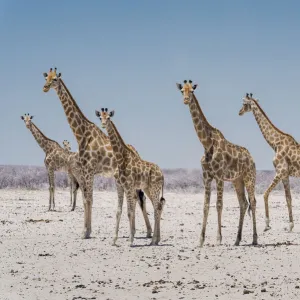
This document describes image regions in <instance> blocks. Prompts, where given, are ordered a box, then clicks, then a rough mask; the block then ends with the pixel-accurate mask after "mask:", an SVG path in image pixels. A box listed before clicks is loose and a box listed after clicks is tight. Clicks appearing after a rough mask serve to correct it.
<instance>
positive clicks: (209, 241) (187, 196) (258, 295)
mask: <svg viewBox="0 0 300 300" xmlns="http://www.w3.org/2000/svg"><path fill="white" fill-rule="evenodd" d="M69 198H70V197H69V191H68V190H63V189H58V190H57V191H56V211H53V212H48V211H47V209H48V191H47V190H25V189H3V190H1V191H0V208H1V209H0V228H1V231H0V253H1V256H0V299H1V300H11V299H14V300H18V299H30V300H34V299H55V300H56V299H57V300H58V299H64V300H65V299H70V300H71V299H74V300H75V299H107V300H108V299H110V300H119V299H122V300H125V299H126V300H127V299H128V300H134V299H143V300H144V299H153V300H154V299H172V300H175V299H188V300H191V299H231V300H233V299H237V300H238V299H300V259H299V258H300V222H299V221H300V209H299V208H300V199H299V198H300V197H299V196H298V195H297V194H295V195H293V213H294V220H295V228H294V230H293V232H291V233H290V232H288V231H287V227H288V212H287V207H286V202H285V197H284V192H282V191H275V192H274V193H272V194H271V196H270V202H269V203H270V218H271V227H272V228H271V230H270V231H267V232H264V225H265V222H264V202H263V196H262V195H258V196H257V228H258V242H259V245H258V246H255V247H254V246H251V242H252V220H251V219H250V218H249V216H248V215H246V216H245V223H244V230H243V239H242V242H241V245H240V246H239V247H236V246H233V244H234V242H235V238H236V233H237V226H238V217H239V207H238V201H237V198H236V196H235V194H234V193H228V192H227V193H225V194H224V208H223V222H222V230H223V232H222V233H223V243H222V245H221V246H217V245H216V235H217V213H216V207H215V204H216V195H215V193H213V194H212V199H211V204H210V205H211V206H210V212H209V219H208V225H207V234H206V241H205V244H204V247H203V248H199V234H200V229H201V222H202V207H203V194H202V193H182V192H181V193H170V192H167V193H165V198H166V205H165V208H164V211H163V215H162V221H161V238H162V239H161V242H160V245H159V246H151V247H150V246H148V245H149V243H150V239H147V238H145V237H146V228H145V224H144V221H143V218H142V214H141V211H140V210H139V208H138V207H137V211H136V215H137V217H136V228H137V232H136V238H135V241H134V247H129V242H128V241H127V238H128V233H129V224H128V218H127V212H126V211H127V208H126V201H124V206H123V214H122V218H121V224H120V232H119V240H118V245H119V246H118V247H114V246H112V245H111V244H112V238H113V236H114V229H115V213H116V207H117V200H116V193H115V192H100V191H95V192H94V204H93V214H92V226H93V227H92V230H93V231H92V235H91V236H92V238H91V239H87V240H83V239H81V232H82V228H83V207H82V198H81V192H79V195H78V205H77V208H76V210H75V211H74V212H70V209H71V208H70V206H69V205H70V200H69ZM147 210H148V213H149V218H150V221H151V224H152V226H153V208H152V204H151V202H150V201H149V199H147Z"/></svg>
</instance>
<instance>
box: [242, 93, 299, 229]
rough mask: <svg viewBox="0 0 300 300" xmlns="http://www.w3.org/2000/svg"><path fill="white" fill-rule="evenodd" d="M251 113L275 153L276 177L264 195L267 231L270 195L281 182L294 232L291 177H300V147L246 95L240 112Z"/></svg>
mask: <svg viewBox="0 0 300 300" xmlns="http://www.w3.org/2000/svg"><path fill="white" fill-rule="evenodd" d="M250 111H252V112H253V114H254V117H255V119H256V122H257V124H258V126H259V128H260V130H261V132H262V134H263V136H264V138H265V140H266V141H267V143H268V144H269V145H270V146H271V147H272V149H273V150H274V151H275V156H274V158H273V165H274V167H275V170H276V175H275V177H274V179H273V181H272V183H271V184H270V186H269V187H268V188H267V190H266V191H265V193H264V201H265V214H266V220H265V221H266V228H265V231H267V230H269V229H271V227H270V216H269V203H268V202H269V195H270V193H271V191H272V190H273V189H274V188H275V186H276V185H277V184H278V182H279V181H282V183H283V186H284V191H285V197H286V203H287V207H288V213H289V221H290V224H289V230H290V231H292V230H293V228H294V221H293V212H292V196H291V190H290V182H289V176H295V177H300V145H299V144H298V143H297V141H296V140H295V139H294V138H293V137H292V136H291V135H289V134H286V133H284V132H282V131H281V130H279V129H278V128H277V127H276V126H275V125H273V123H272V122H271V121H270V119H269V118H268V117H267V115H266V113H265V112H264V111H263V109H262V108H261V106H260V105H259V104H258V100H257V99H254V98H253V96H252V94H250V95H249V94H246V96H245V98H243V106H242V108H241V110H240V111H239V115H240V116H242V115H243V114H244V113H247V112H250Z"/></svg>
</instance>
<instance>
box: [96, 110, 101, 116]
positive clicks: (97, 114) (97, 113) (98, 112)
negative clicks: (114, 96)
mask: <svg viewBox="0 0 300 300" xmlns="http://www.w3.org/2000/svg"><path fill="white" fill-rule="evenodd" d="M95 114H96V116H97V117H98V118H100V115H101V114H100V111H98V110H95Z"/></svg>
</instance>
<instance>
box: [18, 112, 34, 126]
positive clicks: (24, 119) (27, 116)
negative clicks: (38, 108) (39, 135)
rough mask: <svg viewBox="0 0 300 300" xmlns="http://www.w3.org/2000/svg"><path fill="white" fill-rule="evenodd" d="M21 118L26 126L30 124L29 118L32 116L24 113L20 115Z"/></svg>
mask: <svg viewBox="0 0 300 300" xmlns="http://www.w3.org/2000/svg"><path fill="white" fill-rule="evenodd" d="M21 119H22V120H23V121H24V123H25V125H26V127H27V128H29V127H30V125H31V120H32V119H33V116H31V115H29V114H24V116H21Z"/></svg>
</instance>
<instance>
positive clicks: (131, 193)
mask: <svg viewBox="0 0 300 300" xmlns="http://www.w3.org/2000/svg"><path fill="white" fill-rule="evenodd" d="M125 193H126V198H127V215H128V220H129V228H130V233H129V241H130V246H133V240H134V214H135V206H136V195H135V190H131V189H130V190H127V191H126V192H125Z"/></svg>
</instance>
